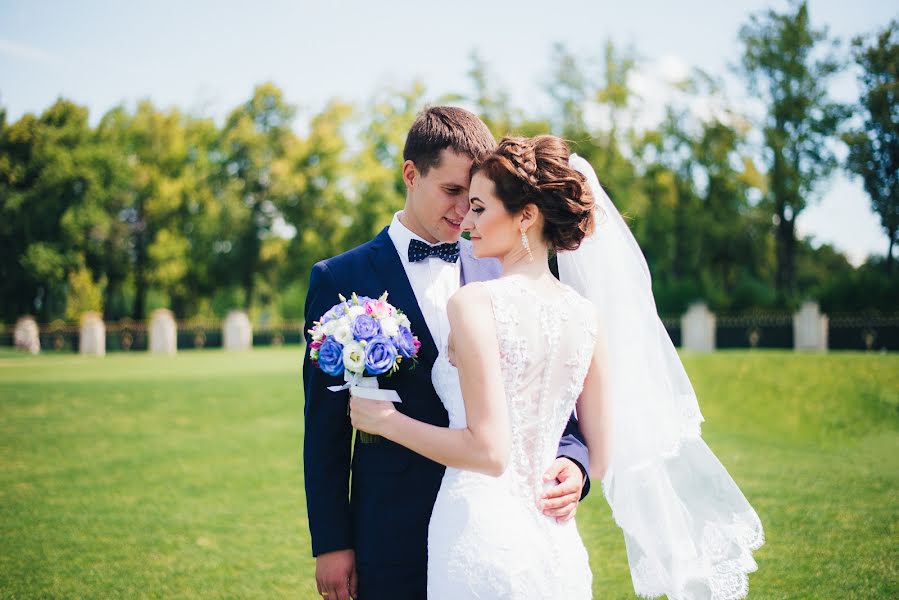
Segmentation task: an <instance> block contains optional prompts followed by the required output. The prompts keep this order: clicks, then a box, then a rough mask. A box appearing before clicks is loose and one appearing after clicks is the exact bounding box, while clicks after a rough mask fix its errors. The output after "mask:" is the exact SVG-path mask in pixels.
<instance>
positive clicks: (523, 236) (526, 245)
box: [521, 229, 534, 262]
mask: <svg viewBox="0 0 899 600" xmlns="http://www.w3.org/2000/svg"><path fill="white" fill-rule="evenodd" d="M521 245H522V246H524V249H525V250H527V251H528V262H534V255H533V254H532V253H531V243H530V242H528V236H527V234H526V233H525V232H524V229H522V230H521Z"/></svg>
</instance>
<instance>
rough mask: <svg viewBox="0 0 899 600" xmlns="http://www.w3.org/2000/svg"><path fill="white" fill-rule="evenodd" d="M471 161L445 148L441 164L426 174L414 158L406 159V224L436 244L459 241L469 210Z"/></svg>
mask: <svg viewBox="0 0 899 600" xmlns="http://www.w3.org/2000/svg"><path fill="white" fill-rule="evenodd" d="M471 163H472V159H471V158H470V157H468V156H465V155H464V154H457V153H456V152H454V151H453V150H451V149H450V148H444V149H443V150H441V152H440V159H439V160H438V161H437V164H435V165H434V166H432V167H431V168H430V169H428V172H427V174H425V175H422V174H421V171H419V170H418V168H417V167H416V166H415V164H414V163H413V162H412V161H406V163H405V164H404V165H403V179H404V180H405V182H406V190H407V195H406V208H405V210H404V211H403V212H404V216H405V219H404V220H403V221H404V222H403V224H404V225H405V226H406V227H408V228H409V229H411V230H412V231H413V232H414V233H416V234H418V235H419V236H421V237H422V238H423V239H424V240H425V241H427V242H430V243H432V244H436V243H437V242H455V241H457V240H458V239H459V237H460V236H461V235H462V219H463V217H465V214H466V213H467V212H468V185H469V183H470V179H469V177H468V173H469V171H470V170H471Z"/></svg>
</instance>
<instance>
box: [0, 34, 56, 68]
mask: <svg viewBox="0 0 899 600" xmlns="http://www.w3.org/2000/svg"><path fill="white" fill-rule="evenodd" d="M0 54H5V55H6V56H9V57H12V58H16V59H19V60H25V61H28V62H36V63H41V64H45V65H52V64H56V63H57V62H58V61H57V59H56V57H55V56H53V55H52V54H50V53H49V52H46V51H44V50H41V49H40V48H35V47H34V46H29V45H27V44H22V43H20V42H14V41H12V40H7V39H4V38H0Z"/></svg>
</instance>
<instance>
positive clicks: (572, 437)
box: [556, 414, 590, 500]
mask: <svg viewBox="0 0 899 600" xmlns="http://www.w3.org/2000/svg"><path fill="white" fill-rule="evenodd" d="M562 456H564V457H565V458H568V459H570V460H573V461H574V462H575V463H577V466H579V467H580V468H581V471H582V472H583V474H584V489H583V491H582V492H581V500H583V499H584V498H586V497H587V494H588V493H589V492H590V475H589V473H590V457H589V455H588V453H587V443H586V442H585V441H584V437H583V436H582V435H581V429H580V427H578V424H577V419H576V418H575V416H574V414H572V415H571V417H570V418H569V419H568V425H566V426H565V431H564V432H562V439H561V441H559V452H558V453H557V454H556V457H562Z"/></svg>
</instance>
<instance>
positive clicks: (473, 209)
mask: <svg viewBox="0 0 899 600" xmlns="http://www.w3.org/2000/svg"><path fill="white" fill-rule="evenodd" d="M471 212H473V213H474V214H476V215H479V214H481V213H482V212H484V209H483V208H472V209H471Z"/></svg>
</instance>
